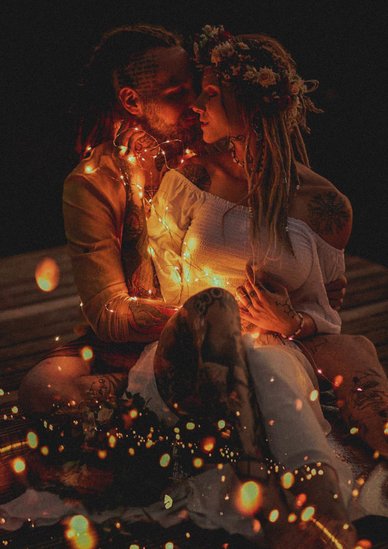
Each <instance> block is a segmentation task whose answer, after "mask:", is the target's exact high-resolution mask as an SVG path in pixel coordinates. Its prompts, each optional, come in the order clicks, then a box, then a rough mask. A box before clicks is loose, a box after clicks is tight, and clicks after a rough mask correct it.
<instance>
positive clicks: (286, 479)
mask: <svg viewBox="0 0 388 549" xmlns="http://www.w3.org/2000/svg"><path fill="white" fill-rule="evenodd" d="M280 480H281V483H282V486H283V488H285V489H286V490H288V489H289V488H291V486H293V484H294V482H295V477H294V475H293V474H292V473H289V472H288V473H284V475H282V477H281V479H280Z"/></svg>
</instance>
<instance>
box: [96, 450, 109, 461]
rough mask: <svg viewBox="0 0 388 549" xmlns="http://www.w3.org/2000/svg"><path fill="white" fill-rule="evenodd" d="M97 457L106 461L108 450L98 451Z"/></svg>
mask: <svg viewBox="0 0 388 549" xmlns="http://www.w3.org/2000/svg"><path fill="white" fill-rule="evenodd" d="M97 455H98V457H99V458H100V459H105V458H106V456H107V455H108V452H107V451H106V450H98V452H97Z"/></svg>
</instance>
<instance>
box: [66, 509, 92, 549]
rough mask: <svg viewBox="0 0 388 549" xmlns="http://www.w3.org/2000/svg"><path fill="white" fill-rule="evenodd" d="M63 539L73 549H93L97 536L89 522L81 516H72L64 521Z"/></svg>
mask: <svg viewBox="0 0 388 549" xmlns="http://www.w3.org/2000/svg"><path fill="white" fill-rule="evenodd" d="M66 524H67V529H66V530H65V537H66V538H67V540H68V541H69V543H70V545H71V547H72V548H73V549H95V548H96V547H97V541H98V540H97V536H96V534H95V532H94V530H93V529H92V527H91V524H90V522H89V520H88V519H87V518H86V517H84V516H83V515H74V516H73V517H72V518H71V519H70V520H68V521H66Z"/></svg>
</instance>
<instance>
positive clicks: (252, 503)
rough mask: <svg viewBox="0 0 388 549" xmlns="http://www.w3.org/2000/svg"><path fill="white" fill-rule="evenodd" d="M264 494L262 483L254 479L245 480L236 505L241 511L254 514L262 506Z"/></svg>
mask: <svg viewBox="0 0 388 549" xmlns="http://www.w3.org/2000/svg"><path fill="white" fill-rule="evenodd" d="M262 500H263V496H262V490H261V486H260V484H258V483H257V482H255V481H254V480H248V481H247V482H244V483H243V484H242V485H241V487H240V489H239V491H238V493H237V498H236V506H237V508H238V510H239V511H240V513H242V514H244V515H253V514H254V513H256V511H257V510H258V509H259V508H260V506H261V504H262Z"/></svg>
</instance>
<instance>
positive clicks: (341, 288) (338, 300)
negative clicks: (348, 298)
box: [325, 275, 348, 311]
mask: <svg viewBox="0 0 388 549" xmlns="http://www.w3.org/2000/svg"><path fill="white" fill-rule="evenodd" d="M347 285H348V280H347V278H346V276H345V275H341V276H339V277H338V278H336V279H335V280H333V281H332V282H329V283H328V284H325V288H326V293H327V297H328V299H329V303H330V306H331V307H332V308H333V309H335V310H336V311H339V310H340V309H341V307H342V304H343V301H344V297H345V293H346V286H347Z"/></svg>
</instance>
